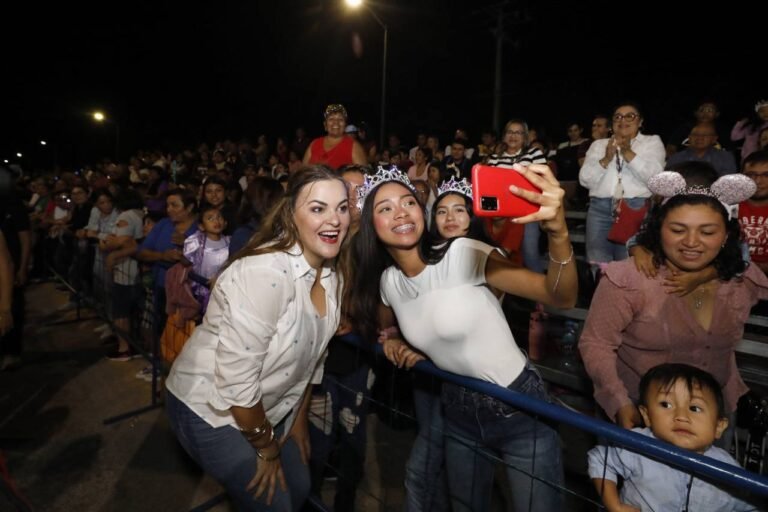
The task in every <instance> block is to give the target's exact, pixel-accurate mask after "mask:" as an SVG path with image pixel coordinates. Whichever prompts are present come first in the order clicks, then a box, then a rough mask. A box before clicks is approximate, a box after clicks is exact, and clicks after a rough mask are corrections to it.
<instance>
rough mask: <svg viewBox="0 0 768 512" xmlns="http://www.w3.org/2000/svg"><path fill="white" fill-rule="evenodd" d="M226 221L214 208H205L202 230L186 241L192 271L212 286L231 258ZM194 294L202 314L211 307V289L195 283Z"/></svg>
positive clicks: (201, 221) (201, 219) (185, 255)
mask: <svg viewBox="0 0 768 512" xmlns="http://www.w3.org/2000/svg"><path fill="white" fill-rule="evenodd" d="M226 228H227V221H226V220H224V217H223V216H222V214H221V211H220V210H219V209H218V208H217V207H216V206H213V205H205V206H203V207H202V210H201V211H200V222H199V224H198V229H199V231H198V232H197V233H195V234H193V235H191V236H189V237H188V238H187V239H186V240H184V257H185V258H186V259H187V261H188V262H189V264H190V265H191V266H192V272H194V273H195V274H197V275H200V276H202V277H204V278H206V279H208V280H209V283H212V280H213V278H215V277H216V274H218V272H219V269H220V268H221V267H222V265H224V263H226V261H227V259H228V258H229V239H230V237H229V236H226V235H224V234H223V233H224V230H225V229H226ZM191 288H192V294H193V295H194V296H195V298H196V299H197V300H198V302H200V306H201V308H202V313H203V314H205V309H206V307H207V305H208V297H209V296H210V293H211V291H210V288H209V287H207V286H204V285H202V284H200V283H197V282H195V281H192V283H191Z"/></svg>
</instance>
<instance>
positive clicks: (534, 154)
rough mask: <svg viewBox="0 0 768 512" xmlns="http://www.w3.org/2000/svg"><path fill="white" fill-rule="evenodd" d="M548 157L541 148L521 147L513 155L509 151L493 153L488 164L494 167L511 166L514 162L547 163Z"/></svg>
mask: <svg viewBox="0 0 768 512" xmlns="http://www.w3.org/2000/svg"><path fill="white" fill-rule="evenodd" d="M546 163H547V158H546V157H545V156H544V153H542V152H541V150H540V149H539V148H528V149H521V150H520V151H518V152H517V153H515V154H513V155H511V154H509V153H507V152H504V153H502V154H501V155H499V154H493V155H491V156H490V157H488V162H487V164H488V165H492V166H494V167H507V168H511V167H512V166H513V165H514V164H520V165H524V166H528V165H531V164H546Z"/></svg>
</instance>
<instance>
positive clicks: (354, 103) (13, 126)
mask: <svg viewBox="0 0 768 512" xmlns="http://www.w3.org/2000/svg"><path fill="white" fill-rule="evenodd" d="M496 4H497V2H488V1H477V2H470V1H446V2H440V1H436V0H423V1H412V2H406V1H401V0H392V1H389V2H383V1H381V0H380V1H378V2H376V3H372V2H371V3H370V4H369V5H371V7H372V8H373V9H374V10H375V11H376V12H377V14H378V15H379V17H380V18H381V19H382V20H384V21H385V22H386V23H387V24H388V26H389V59H388V106H387V119H388V129H389V130H396V131H398V132H399V133H400V134H401V136H402V138H403V139H404V141H405V142H406V143H408V144H409V145H410V144H411V142H412V139H413V136H414V133H415V131H416V130H417V129H430V130H432V131H435V132H437V133H438V134H440V135H442V136H443V140H445V141H447V136H448V134H449V133H452V131H453V129H455V128H456V127H458V126H464V127H466V128H467V129H468V130H469V133H470V138H471V139H473V142H476V140H477V139H478V137H479V131H480V130H481V129H482V128H485V127H490V125H491V121H492V105H493V80H494V58H495V40H494V38H493V36H492V35H491V32H490V28H492V27H493V26H495V23H496V20H495V17H494V15H492V14H491V13H490V10H489V8H490V7H491V6H493V5H496ZM202 5H203V6H201V7H198V6H195V7H193V6H192V4H191V3H186V4H182V3H167V2H146V3H142V2H130V3H129V2H103V3H100V4H96V5H92V6H88V7H82V6H75V5H73V4H72V3H63V2H60V3H57V4H51V5H44V4H40V3H34V2H26V3H24V4H22V5H17V6H16V7H15V8H14V9H12V10H8V11H7V15H5V16H4V18H5V19H4V21H5V23H4V27H3V30H2V34H1V35H0V38H2V40H1V41H0V42H1V43H2V46H1V47H2V57H3V58H2V62H3V73H2V76H3V78H2V83H3V87H2V89H0V95H2V102H1V103H0V116H1V119H2V133H1V134H0V159H4V158H9V159H10V160H12V161H14V160H15V156H14V155H15V153H16V152H17V151H21V152H23V153H24V158H23V159H22V160H23V162H22V163H24V164H25V166H27V167H41V166H49V165H50V164H52V162H53V161H54V159H56V160H57V161H58V162H59V163H60V164H64V165H82V164H84V163H86V162H88V161H93V160H95V159H96V158H99V157H102V156H105V155H110V156H111V155H112V154H113V152H114V149H113V148H114V142H115V141H114V137H115V129H114V128H115V126H114V124H107V125H104V126H98V125H95V124H94V123H93V121H91V120H90V119H89V117H88V113H89V112H92V111H93V110H96V109H101V110H103V111H105V112H106V113H107V115H108V116H109V117H110V119H114V120H116V122H117V123H118V124H119V130H120V146H121V156H123V157H125V156H127V155H128V154H129V153H130V152H132V151H134V150H135V149H138V148H147V149H149V148H154V147H160V148H164V149H168V150H175V149H178V148H182V147H189V146H195V145H196V144H198V143H199V142H202V141H207V142H209V143H212V142H214V141H216V140H221V139H223V138H225V137H231V138H239V137H242V136H248V137H250V138H252V139H255V137H256V135H258V134H259V133H266V134H268V135H270V137H272V138H273V137H275V136H278V135H286V136H292V134H293V128H294V127H295V126H297V125H299V124H302V125H304V126H306V128H307V129H308V131H309V132H310V134H312V135H317V134H319V133H320V132H321V130H322V125H321V121H322V115H321V114H322V109H323V107H324V105H325V104H327V103H329V102H342V103H344V104H345V105H346V106H347V108H348V110H349V112H350V118H351V119H350V120H351V122H354V123H357V122H359V121H361V120H366V121H368V123H369V125H370V127H371V128H372V130H373V131H374V133H373V135H374V137H377V133H376V130H377V129H378V123H379V100H380V83H381V63H382V39H383V31H382V29H381V27H380V26H379V25H378V24H377V23H376V21H375V20H374V19H373V17H372V16H371V15H370V14H369V13H367V12H366V11H365V10H364V9H363V10H360V11H358V12H355V13H351V12H349V10H348V9H346V8H345V6H344V5H343V4H342V3H341V1H340V0H333V1H331V0H306V1H279V0H275V1H269V2H255V1H241V2H206V3H205V4H202ZM750 5H753V7H749V8H746V7H744V6H743V4H738V5H737V4H736V3H729V4H722V5H721V6H719V7H717V8H705V7H704V3H701V2H700V3H687V2H684V3H677V2H665V3H657V2H649V3H640V2H552V1H540V2H534V1H530V0H529V1H522V2H510V3H508V4H507V5H506V6H505V7H504V12H506V13H507V15H508V16H507V18H506V23H507V25H506V28H507V37H508V39H507V42H506V43H505V45H504V59H503V63H504V73H503V87H504V96H503V104H502V118H504V119H506V118H509V117H512V116H514V117H524V118H525V119H527V120H528V121H529V123H530V124H532V125H533V126H537V127H539V128H543V129H545V131H546V132H548V133H549V134H550V136H551V137H552V138H554V139H556V140H557V141H560V140H562V139H564V138H565V124H566V123H568V122H570V120H572V119H575V120H579V121H582V122H584V123H587V122H589V121H590V119H591V116H592V115H593V114H594V113H595V112H607V111H609V110H610V108H611V107H612V106H613V105H614V103H615V102H617V101H619V100H621V99H625V98H629V99H636V100H637V101H639V102H640V104H641V106H642V107H643V108H644V110H645V117H646V127H647V130H646V131H648V132H651V133H653V132H656V133H662V134H664V133H666V131H668V130H670V129H672V128H674V127H676V126H677V125H679V124H681V123H683V122H685V121H686V120H687V119H688V117H689V116H690V113H691V112H692V110H693V109H694V107H695V106H696V104H697V102H698V101H699V100H700V99H703V98H713V99H714V100H715V101H717V102H718V103H719V104H720V106H721V110H722V112H723V114H722V124H723V126H724V127H725V128H728V129H729V128H730V126H731V124H732V122H733V121H735V120H736V119H738V118H741V117H744V116H746V115H748V114H749V113H750V112H751V111H752V106H753V105H754V103H755V101H756V100H757V99H760V98H763V97H768V86H767V85H768V84H766V79H765V77H766V75H768V73H766V70H765V67H766V65H765V61H766V60H765V49H766V43H765V40H764V37H765V30H764V29H763V27H764V26H765V24H766V19H768V9H766V7H763V6H761V7H756V6H757V5H764V3H763V2H761V3H752V4H750ZM727 8H732V9H733V10H731V11H729V10H726V9H727ZM4 9H5V8H4ZM355 38H359V41H360V43H361V44H360V46H359V48H360V49H361V50H362V51H360V52H357V53H356V52H355V45H354V44H353V40H354V39H355ZM496 128H498V127H496ZM726 131H727V130H726ZM41 139H45V140H46V141H48V142H49V144H48V146H46V147H45V148H42V147H40V146H39V144H38V141H39V140H41Z"/></svg>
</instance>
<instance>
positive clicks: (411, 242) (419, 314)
mask: <svg viewBox="0 0 768 512" xmlns="http://www.w3.org/2000/svg"><path fill="white" fill-rule="evenodd" d="M512 172H515V171H512ZM517 172H521V173H522V174H523V176H524V177H526V178H527V179H528V180H529V181H531V182H532V183H533V184H535V185H536V186H537V187H539V188H540V189H541V190H542V193H541V194H537V193H533V192H529V191H524V190H521V189H518V188H516V187H511V188H510V191H511V192H512V193H513V194H515V195H517V196H520V197H523V198H525V199H528V200H529V201H531V202H533V203H536V204H538V205H540V209H539V210H538V211H537V212H536V213H533V214H531V215H528V216H525V217H522V218H519V219H517V221H518V222H521V223H526V222H535V221H540V222H541V227H542V229H543V230H544V231H545V232H546V233H547V236H548V237H549V243H550V255H551V261H550V265H549V272H548V274H547V275H546V276H544V275H541V274H537V273H534V272H531V271H528V270H526V269H521V268H516V267H512V266H511V264H510V263H509V261H508V260H507V259H506V258H504V257H503V256H502V255H501V254H499V253H498V252H497V251H496V250H494V248H493V247H491V246H489V245H486V244H484V243H482V242H478V241H476V240H471V239H468V238H463V237H459V238H454V239H452V240H448V241H444V242H438V243H437V244H433V243H432V241H431V240H430V239H429V237H428V236H427V235H426V230H425V219H424V213H423V210H422V209H421V207H420V206H419V203H418V202H417V200H416V198H415V197H414V193H413V189H412V188H411V185H410V182H409V181H408V178H407V177H406V176H405V175H403V174H401V173H400V172H399V171H397V170H395V169H392V170H385V169H379V172H378V173H377V174H376V175H375V176H374V177H373V178H371V179H368V180H367V181H366V184H365V186H364V187H363V189H362V195H363V209H362V216H361V220H360V230H359V231H358V234H357V236H356V237H355V239H354V241H353V242H354V253H355V261H356V262H357V268H356V269H355V282H354V287H353V289H352V294H353V300H352V303H353V305H354V306H355V307H356V308H357V309H356V310H355V311H354V315H353V317H354V319H355V321H356V322H357V323H358V331H359V332H360V333H361V334H362V335H363V337H364V338H365V339H373V338H375V337H376V335H377V333H378V331H379V329H380V328H382V327H384V328H386V327H391V326H393V325H394V321H395V317H396V318H397V323H398V327H399V330H400V332H402V336H403V338H404V339H405V340H407V342H408V343H409V344H410V345H411V346H412V347H414V348H415V349H417V350H419V351H420V352H422V353H424V354H425V355H426V356H427V357H429V358H430V359H431V360H432V361H433V362H434V363H435V365H437V366H438V367H439V368H441V369H443V370H447V371H450V372H454V373H457V374H460V375H466V376H470V377H475V378H479V379H483V380H486V381H489V382H493V383H495V384H498V385H500V386H504V387H508V388H509V389H513V390H517V391H520V392H523V393H526V394H528V395H530V396H533V397H536V398H540V399H542V400H548V399H549V398H548V394H547V392H546V390H545V389H544V384H543V382H542V379H541V377H540V376H539V374H538V372H537V371H536V370H535V369H534V368H533V367H532V366H531V365H530V363H529V362H528V360H527V358H526V357H525V355H524V354H523V352H522V351H521V350H520V348H519V347H518V346H517V344H516V343H515V340H514V338H513V337H512V333H511V331H510V329H509V325H508V324H507V322H506V319H505V318H504V314H503V312H502V310H501V306H500V305H499V302H498V300H497V299H496V297H495V296H494V295H493V293H492V292H491V291H490V290H489V288H488V287H487V286H485V285H486V284H488V285H490V286H491V287H493V288H497V289H499V290H501V291H504V292H506V293H511V294H515V295H519V296H521V297H526V298H529V299H532V300H535V301H537V302H542V303H545V304H553V305H558V306H560V307H572V306H573V304H574V303H575V300H576V293H577V281H576V268H575V265H574V262H573V250H572V247H571V244H570V240H569V238H568V230H567V228H566V225H565V215H564V212H563V211H562V208H561V202H562V197H563V191H562V189H561V188H560V187H559V185H558V183H557V180H555V178H554V177H553V176H552V173H551V171H550V170H549V168H547V167H546V166H541V165H532V166H530V167H528V168H519V169H517ZM377 318H378V319H379V320H378V321H377ZM414 354H417V353H415V352H414V351H413V350H412V349H410V348H408V347H407V346H405V345H403V347H402V349H401V350H400V351H398V357H397V358H396V360H399V361H406V365H411V364H413V362H415V359H417V358H418V356H416V357H414ZM442 393H443V404H444V405H445V420H446V426H445V428H446V432H447V435H446V437H445V443H446V447H445V450H446V466H447V473H448V481H449V488H450V491H451V499H452V505H453V509H454V510H457V511H459V510H488V509H489V499H490V495H491V492H490V489H491V484H492V480H493V467H494V462H493V461H491V460H488V459H486V458H484V457H482V456H480V457H478V456H477V455H478V454H477V450H478V449H479V448H480V447H484V448H486V449H490V450H492V451H494V452H496V453H497V454H498V456H501V457H503V458H504V460H505V461H507V462H508V463H509V464H510V466H511V467H510V468H508V471H507V474H508V476H509V478H510V480H511V482H512V488H513V489H515V491H516V492H515V496H514V507H515V508H514V509H515V510H516V511H522V510H547V511H551V510H556V509H557V507H559V506H560V495H559V491H558V490H557V489H556V486H557V485H558V484H559V483H560V482H562V463H561V454H560V445H559V440H558V436H557V432H556V431H555V430H554V429H552V428H551V427H550V426H548V425H546V424H545V423H544V422H542V421H541V420H537V419H536V418H534V417H532V416H529V415H528V414H527V413H525V412H524V411H518V410H516V409H514V408H512V407H510V406H508V405H506V404H504V403H502V402H498V401H496V400H494V399H490V398H488V397H485V396H484V395H481V394H480V393H477V392H473V391H470V390H468V389H465V388H463V387H460V386H456V385H452V384H447V383H446V384H444V385H443V391H442ZM478 418H481V419H480V420H478ZM521 470H522V472H521ZM526 473H532V474H533V475H535V476H536V477H537V479H536V480H534V479H532V478H530V477H529V476H527V474H526ZM545 482H546V483H545ZM534 495H535V497H536V498H535V499H533V496H534ZM529 505H530V506H532V507H533V508H529Z"/></svg>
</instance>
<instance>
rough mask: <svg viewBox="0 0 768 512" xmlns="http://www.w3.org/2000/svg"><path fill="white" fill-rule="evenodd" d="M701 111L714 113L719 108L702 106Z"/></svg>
mask: <svg viewBox="0 0 768 512" xmlns="http://www.w3.org/2000/svg"><path fill="white" fill-rule="evenodd" d="M699 112H708V113H710V114H712V113H714V112H717V109H716V108H714V107H701V108H700V109H699Z"/></svg>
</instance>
